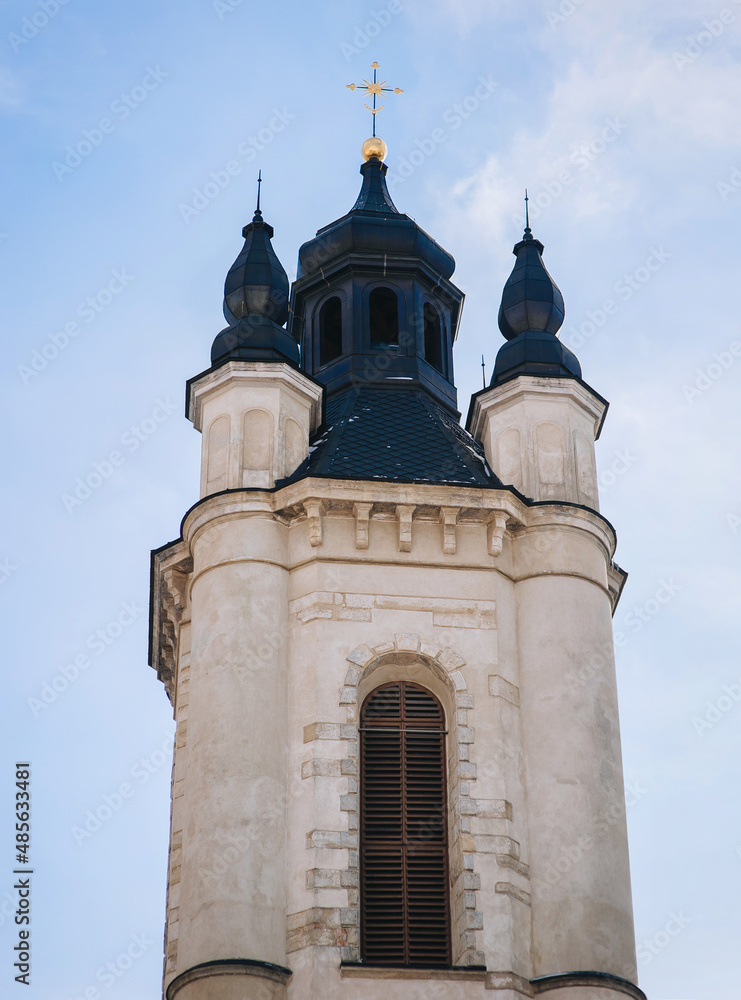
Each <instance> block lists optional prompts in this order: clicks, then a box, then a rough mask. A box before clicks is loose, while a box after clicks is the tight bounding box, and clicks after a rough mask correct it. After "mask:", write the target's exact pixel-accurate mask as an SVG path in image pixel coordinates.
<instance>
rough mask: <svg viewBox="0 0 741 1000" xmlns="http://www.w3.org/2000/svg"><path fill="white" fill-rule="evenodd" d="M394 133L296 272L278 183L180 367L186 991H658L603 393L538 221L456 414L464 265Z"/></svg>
mask: <svg viewBox="0 0 741 1000" xmlns="http://www.w3.org/2000/svg"><path fill="white" fill-rule="evenodd" d="M385 155H386V154H385V144H383V142H382V141H381V140H380V139H378V138H376V137H374V138H373V140H369V141H368V143H366V144H365V146H364V162H363V164H362V166H361V168H360V172H361V175H362V184H361V190H360V194H359V196H358V198H357V200H356V202H355V204H354V205H353V207H352V208H351V209H350V211H349V212H347V214H345V215H344V216H342V217H341V218H340V219H338V220H337V221H335V222H333V223H331V224H330V225H327V226H324V227H323V228H321V229H319V231H318V232H317V234H316V236H315V238H313V239H311V240H309V241H308V242H307V243H305V244H304V245H303V246H302V247H301V248H300V250H299V265H298V272H297V278H296V281H295V282H294V284H293V287H292V289H290V293H289V283H288V279H287V277H286V273H285V270H284V269H283V267H282V265H281V264H280V261H279V260H278V258H277V257H276V255H275V252H274V251H273V248H272V244H271V238H272V235H273V230H272V228H271V227H270V226H269V225H268V224H267V223H266V222H265V221H264V220H263V217H262V212H261V210H260V208H259V203H258V208H257V210H256V212H255V216H254V218H253V220H252V222H251V223H250V224H249V225H248V226H246V227H245V228H244V230H243V236H244V239H245V243H244V246H243V249H242V251H241V253H240V254H239V256H238V257H237V259H236V261H235V262H234V264H233V266H232V268H231V269H230V271H229V273H228V275H227V279H226V284H225V290H224V312H225V316H226V319H227V323H228V326H227V327H226V328H225V329H224V330H222V331H221V333H219V334H218V335H217V337H216V339H215V340H214V342H213V347H212V351H211V365H210V367H209V368H207V369H206V370H205V371H203V372H201V373H200V374H199V375H197V376H195V377H194V378H192V379H191V380H190V381H189V382H188V385H187V412H188V415H189V418H190V419H191V421H192V422H193V424H194V426H195V427H196V429H197V430H198V431H200V432H201V434H202V439H203V451H202V456H203V457H202V472H201V490H200V499H199V500H198V502H197V503H195V504H194V505H193V506H192V507H191V508H190V510H188V511H187V512H186V514H185V517H184V518H183V522H182V527H181V532H182V533H181V536H180V537H179V538H178V539H177V540H175V541H174V542H171V543H169V544H167V545H165V546H163V547H162V548H161V549H158V550H156V551H154V552H153V553H152V613H151V663H152V666H153V667H154V668H155V669H156V671H157V674H158V677H159V678H160V679H161V680H162V681H163V683H164V685H165V688H166V691H167V694H168V697H169V698H170V700H171V702H172V704H173V710H174V714H175V718H176V720H177V732H176V741H175V742H176V746H175V756H174V765H173V781H172V821H171V843H170V855H169V876H168V893H167V911H166V931H165V963H164V983H163V990H164V992H163V996H164V998H165V1000H327V998H329V1000H381V998H383V1000H409V997H410V995H412V996H419V997H422V996H424V997H440V998H445V1000H484V998H485V997H487V996H492V997H497V998H498V1000H524V998H530V997H535V996H544V997H547V998H549V1000H622V998H624V997H625V996H628V997H632V998H634V1000H645V997H644V995H643V993H642V992H641V990H640V989H639V988H638V986H637V985H636V965H635V943H634V933H633V919H632V906H631V896H630V878H629V868H628V850H627V835H626V828H625V817H624V794H623V778H622V764H621V753H620V732H619V721H618V710H617V692H616V681H615V669H614V658H613V645H612V631H611V614H612V612H613V610H614V608H615V606H616V604H617V601H618V599H619V596H620V590H621V588H622V585H623V583H624V579H625V574H624V573H623V571H622V570H621V569H620V568H619V567H618V566H617V564H616V563H615V562H614V561H613V556H614V551H615V545H616V538H615V532H614V530H613V528H612V526H611V525H610V524H609V522H608V521H607V520H606V519H605V518H604V517H603V516H602V515H601V514H600V513H599V510H598V499H597V482H596V473H595V464H594V441H595V439H596V437H597V436H598V434H599V430H600V428H601V425H602V421H603V419H604V415H605V412H606V409H607V403H606V401H605V400H604V399H602V397H601V396H599V395H598V394H597V393H596V392H595V391H594V390H593V389H592V388H591V387H590V386H589V385H588V384H587V383H586V382H585V381H584V380H583V379H582V373H581V368H580V366H579V362H578V361H577V359H576V358H575V357H574V355H573V354H572V353H571V352H570V351H568V350H567V349H566V348H565V347H564V346H563V345H562V344H561V342H560V341H559V339H558V337H557V333H558V329H559V327H560V325H561V322H562V321H563V314H564V306H563V298H562V296H561V293H560V291H559V290H558V288H557V286H556V285H555V283H554V282H553V280H552V279H551V277H550V275H549V274H548V272H547V270H546V269H545V266H544V264H543V259H542V254H543V245H542V244H541V243H540V242H539V241H538V240H537V239H535V238H534V237H533V235H532V233H531V231H530V228H529V226H528V227H527V228H526V230H525V235H524V237H523V239H522V240H521V241H520V242H519V243H518V244H517V245H516V246H515V250H514V253H515V256H516V263H515V267H514V270H513V272H512V275H511V276H510V278H509V280H508V281H507V283H506V285H505V289H504V295H503V298H502V307H501V310H500V314H499V325H500V329H501V331H502V333H503V334H504V337H505V340H506V342H505V344H504V345H503V346H502V348H501V349H500V351H499V354H498V356H497V361H496V365H495V369H494V373H493V376H492V380H491V385H490V386H489V387H488V388H487V389H485V390H483V391H481V392H479V393H477V394H476V395H475V396H474V398H473V399H472V401H471V407H470V411H469V417H468V422H467V429H464V428H463V427H462V426H461V424H460V422H459V416H460V415H459V413H458V410H457V394H456V388H455V381H454V371H453V345H454V342H455V339H456V336H457V334H458V329H459V325H460V316H461V309H462V304H463V294H462V292H461V291H460V290H459V289H458V288H457V287H456V286H455V285H454V284H453V283H452V281H451V278H452V275H453V272H454V269H455V261H454V259H453V257H452V256H451V255H450V254H449V253H448V252H447V251H446V250H444V249H443V248H442V247H441V246H439V245H438V244H437V243H436V242H435V240H434V239H433V238H432V237H431V236H429V235H428V234H427V233H426V232H425V231H424V230H423V229H421V228H420V227H419V226H418V225H417V224H416V223H415V222H414V221H413V220H412V219H411V218H409V217H408V216H406V215H404V214H402V213H400V212H399V211H398V209H397V208H396V206H395V205H394V204H393V201H392V200H391V197H390V195H389V192H388V188H387V186H386V173H387V166H386V164H385V163H384V162H383V160H384V158H385ZM584 667H588V668H590V669H583V668H584ZM582 678H587V679H586V680H583V679H582Z"/></svg>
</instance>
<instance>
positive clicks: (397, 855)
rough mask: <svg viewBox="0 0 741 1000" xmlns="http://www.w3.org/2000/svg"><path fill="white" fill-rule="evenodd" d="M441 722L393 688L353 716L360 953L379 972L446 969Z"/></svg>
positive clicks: (401, 687)
mask: <svg viewBox="0 0 741 1000" xmlns="http://www.w3.org/2000/svg"><path fill="white" fill-rule="evenodd" d="M444 729H445V718H444V715H443V711H442V708H441V706H440V704H439V702H438V701H437V699H436V698H434V696H433V695H432V694H430V692H429V691H426V690H425V689H424V688H422V687H420V686H419V685H416V684H411V683H409V682H406V681H401V682H398V683H395V684H386V685H384V686H383V687H381V688H378V689H377V690H376V691H374V692H373V693H372V694H371V695H370V696H369V697H368V699H367V700H366V702H365V704H364V706H363V710H362V713H361V808H360V813H361V816H360V848H361V945H362V954H363V960H364V961H365V962H367V963H372V964H382V965H415V966H446V965H449V963H450V922H449V906H448V858H447V829H446V794H445V785H446V778H445V732H444Z"/></svg>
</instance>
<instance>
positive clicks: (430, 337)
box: [424, 302, 445, 374]
mask: <svg viewBox="0 0 741 1000" xmlns="http://www.w3.org/2000/svg"><path fill="white" fill-rule="evenodd" d="M424 321H425V361H427V363H428V364H431V365H432V367H433V368H437V370H438V371H439V372H440V373H441V374H444V373H445V371H444V365H443V336H442V325H441V323H440V313H439V312H438V311H437V309H436V308H435V307H434V306H433V305H432V303H431V302H425V308H424Z"/></svg>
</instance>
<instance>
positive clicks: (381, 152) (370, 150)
mask: <svg viewBox="0 0 741 1000" xmlns="http://www.w3.org/2000/svg"><path fill="white" fill-rule="evenodd" d="M388 151H389V148H388V146H387V145H386V143H385V142H384V141H383V139H382V138H381V137H380V135H376V136H373V138H372V139H366V140H365V142H364V143H363V146H362V152H363V159H364V160H365V161H366V163H367V162H368V160H370V158H371V157H372V156H375V157H376V159H378V160H385V159H386V157H387V156H388Z"/></svg>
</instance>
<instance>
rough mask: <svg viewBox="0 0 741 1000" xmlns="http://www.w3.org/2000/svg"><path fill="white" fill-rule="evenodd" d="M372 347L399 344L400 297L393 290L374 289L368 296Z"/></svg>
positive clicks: (384, 288)
mask: <svg viewBox="0 0 741 1000" xmlns="http://www.w3.org/2000/svg"><path fill="white" fill-rule="evenodd" d="M368 314H369V317H370V340H371V347H391V346H393V347H396V346H398V344H399V296H398V295H397V294H396V292H395V291H394V290H393V289H392V288H386V287H384V286H382V287H380V288H374V289H373V290H372V291H371V293H370V295H369V296H368Z"/></svg>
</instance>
